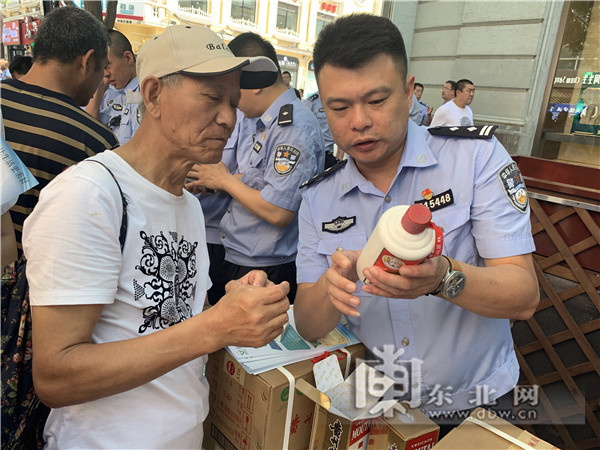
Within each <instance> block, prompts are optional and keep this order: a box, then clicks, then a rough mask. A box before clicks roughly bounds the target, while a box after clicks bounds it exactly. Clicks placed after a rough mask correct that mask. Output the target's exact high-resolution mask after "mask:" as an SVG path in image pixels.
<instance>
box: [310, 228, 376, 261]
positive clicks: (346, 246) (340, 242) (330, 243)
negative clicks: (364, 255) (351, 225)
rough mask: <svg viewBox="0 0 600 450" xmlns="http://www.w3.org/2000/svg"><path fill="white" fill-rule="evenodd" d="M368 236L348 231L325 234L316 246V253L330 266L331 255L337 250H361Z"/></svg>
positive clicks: (357, 231)
mask: <svg viewBox="0 0 600 450" xmlns="http://www.w3.org/2000/svg"><path fill="white" fill-rule="evenodd" d="M367 239H368V236H367V234H366V233H365V232H364V231H362V230H356V231H348V232H345V233H336V234H331V235H329V234H327V235H325V236H323V237H322V238H321V240H320V241H319V245H318V246H317V253H319V254H320V255H324V256H326V257H327V262H328V263H329V265H330V266H331V255H332V254H333V253H334V252H335V251H337V250H338V249H342V250H362V249H363V248H364V247H365V245H366V244H367Z"/></svg>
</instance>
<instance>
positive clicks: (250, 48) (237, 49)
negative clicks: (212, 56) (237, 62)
mask: <svg viewBox="0 0 600 450" xmlns="http://www.w3.org/2000/svg"><path fill="white" fill-rule="evenodd" d="M228 47H229V50H231V51H232V52H233V54H234V55H235V56H247V57H253V56H266V57H267V58H269V59H270V60H271V61H273V63H274V64H275V65H276V66H277V71H278V72H279V77H281V68H280V67H279V60H278V59H277V52H276V51H275V47H273V44H271V43H270V42H269V41H266V40H265V39H263V38H262V37H261V36H260V35H259V34H256V33H252V32H250V31H248V32H246V33H242V34H240V35H238V36H236V37H234V38H233V40H232V41H231V42H230V43H229V44H228Z"/></svg>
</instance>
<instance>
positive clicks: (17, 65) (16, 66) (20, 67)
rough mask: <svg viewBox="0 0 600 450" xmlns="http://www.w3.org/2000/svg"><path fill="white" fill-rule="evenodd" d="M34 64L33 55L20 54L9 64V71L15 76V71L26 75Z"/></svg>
mask: <svg viewBox="0 0 600 450" xmlns="http://www.w3.org/2000/svg"><path fill="white" fill-rule="evenodd" d="M32 65H33V58H32V57H31V56H23V55H19V56H16V57H15V59H13V60H12V61H11V63H10V65H9V66H8V71H9V72H10V73H11V75H12V76H13V77H14V76H15V73H18V74H19V75H25V74H26V73H27V72H29V69H31V66H32Z"/></svg>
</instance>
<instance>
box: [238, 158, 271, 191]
mask: <svg viewBox="0 0 600 450" xmlns="http://www.w3.org/2000/svg"><path fill="white" fill-rule="evenodd" d="M265 164H266V161H265V150H264V149H263V150H262V151H261V152H260V153H257V152H255V151H254V150H252V152H251V154H250V158H249V161H248V166H247V167H246V168H245V169H243V170H242V181H243V182H244V184H246V185H247V186H249V187H251V188H252V189H257V190H261V189H262V188H263V187H264V186H265Z"/></svg>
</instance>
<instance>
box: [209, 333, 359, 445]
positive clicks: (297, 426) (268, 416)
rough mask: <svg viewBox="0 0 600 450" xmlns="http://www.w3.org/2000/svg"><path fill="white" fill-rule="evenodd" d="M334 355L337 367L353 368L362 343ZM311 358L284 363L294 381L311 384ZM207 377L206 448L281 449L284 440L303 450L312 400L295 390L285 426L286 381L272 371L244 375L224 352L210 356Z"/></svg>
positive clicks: (309, 420) (308, 427)
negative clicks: (208, 388) (208, 389)
mask: <svg viewBox="0 0 600 450" xmlns="http://www.w3.org/2000/svg"><path fill="white" fill-rule="evenodd" d="M344 350H345V351H347V352H348V353H349V355H350V360H351V361H348V359H349V358H348V357H347V355H346V353H345V352H344V351H337V352H335V353H333V354H334V355H336V356H337V357H338V359H339V364H340V368H341V369H342V371H344V372H345V371H346V367H347V364H348V363H350V367H349V371H350V370H352V368H353V366H354V362H355V361H356V359H357V358H364V352H365V347H364V346H363V345H362V344H356V345H352V346H350V347H347V348H346V349H344ZM313 364H314V363H313V361H311V360H307V361H302V362H299V363H296V364H290V365H288V366H285V368H284V369H285V370H286V371H287V372H289V374H290V375H291V377H293V379H294V380H295V381H296V382H297V381H298V380H306V381H307V382H308V383H310V384H313V385H314V376H313V370H312V369H313ZM206 378H207V379H208V381H209V384H210V412H209V415H208V417H207V419H206V421H205V422H204V447H205V448H206V449H207V450H213V449H214V450H216V449H221V448H225V449H227V450H229V449H238V450H243V449H249V448H252V449H282V448H284V438H286V439H287V440H288V448H290V449H298V450H302V449H307V448H308V446H309V440H310V433H311V429H312V421H313V410H314V403H313V401H312V400H310V399H309V398H307V397H306V396H305V395H303V394H302V393H300V392H299V391H297V390H296V389H294V392H293V393H292V395H293V408H292V410H291V420H290V426H289V428H288V429H287V430H286V426H285V424H286V418H287V412H288V399H289V395H290V392H289V391H290V389H289V385H290V381H289V379H288V378H287V377H286V375H284V374H283V373H282V372H281V371H279V370H277V369H274V370H270V371H268V372H264V373H262V374H259V375H251V374H248V373H247V372H246V371H245V370H244V369H243V368H242V367H241V365H240V364H239V363H238V362H237V361H236V360H235V359H234V358H233V357H232V356H231V355H230V354H229V353H227V351H225V350H220V351H218V352H216V353H213V354H211V355H210V356H209V359H208V363H207V365H206Z"/></svg>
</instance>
